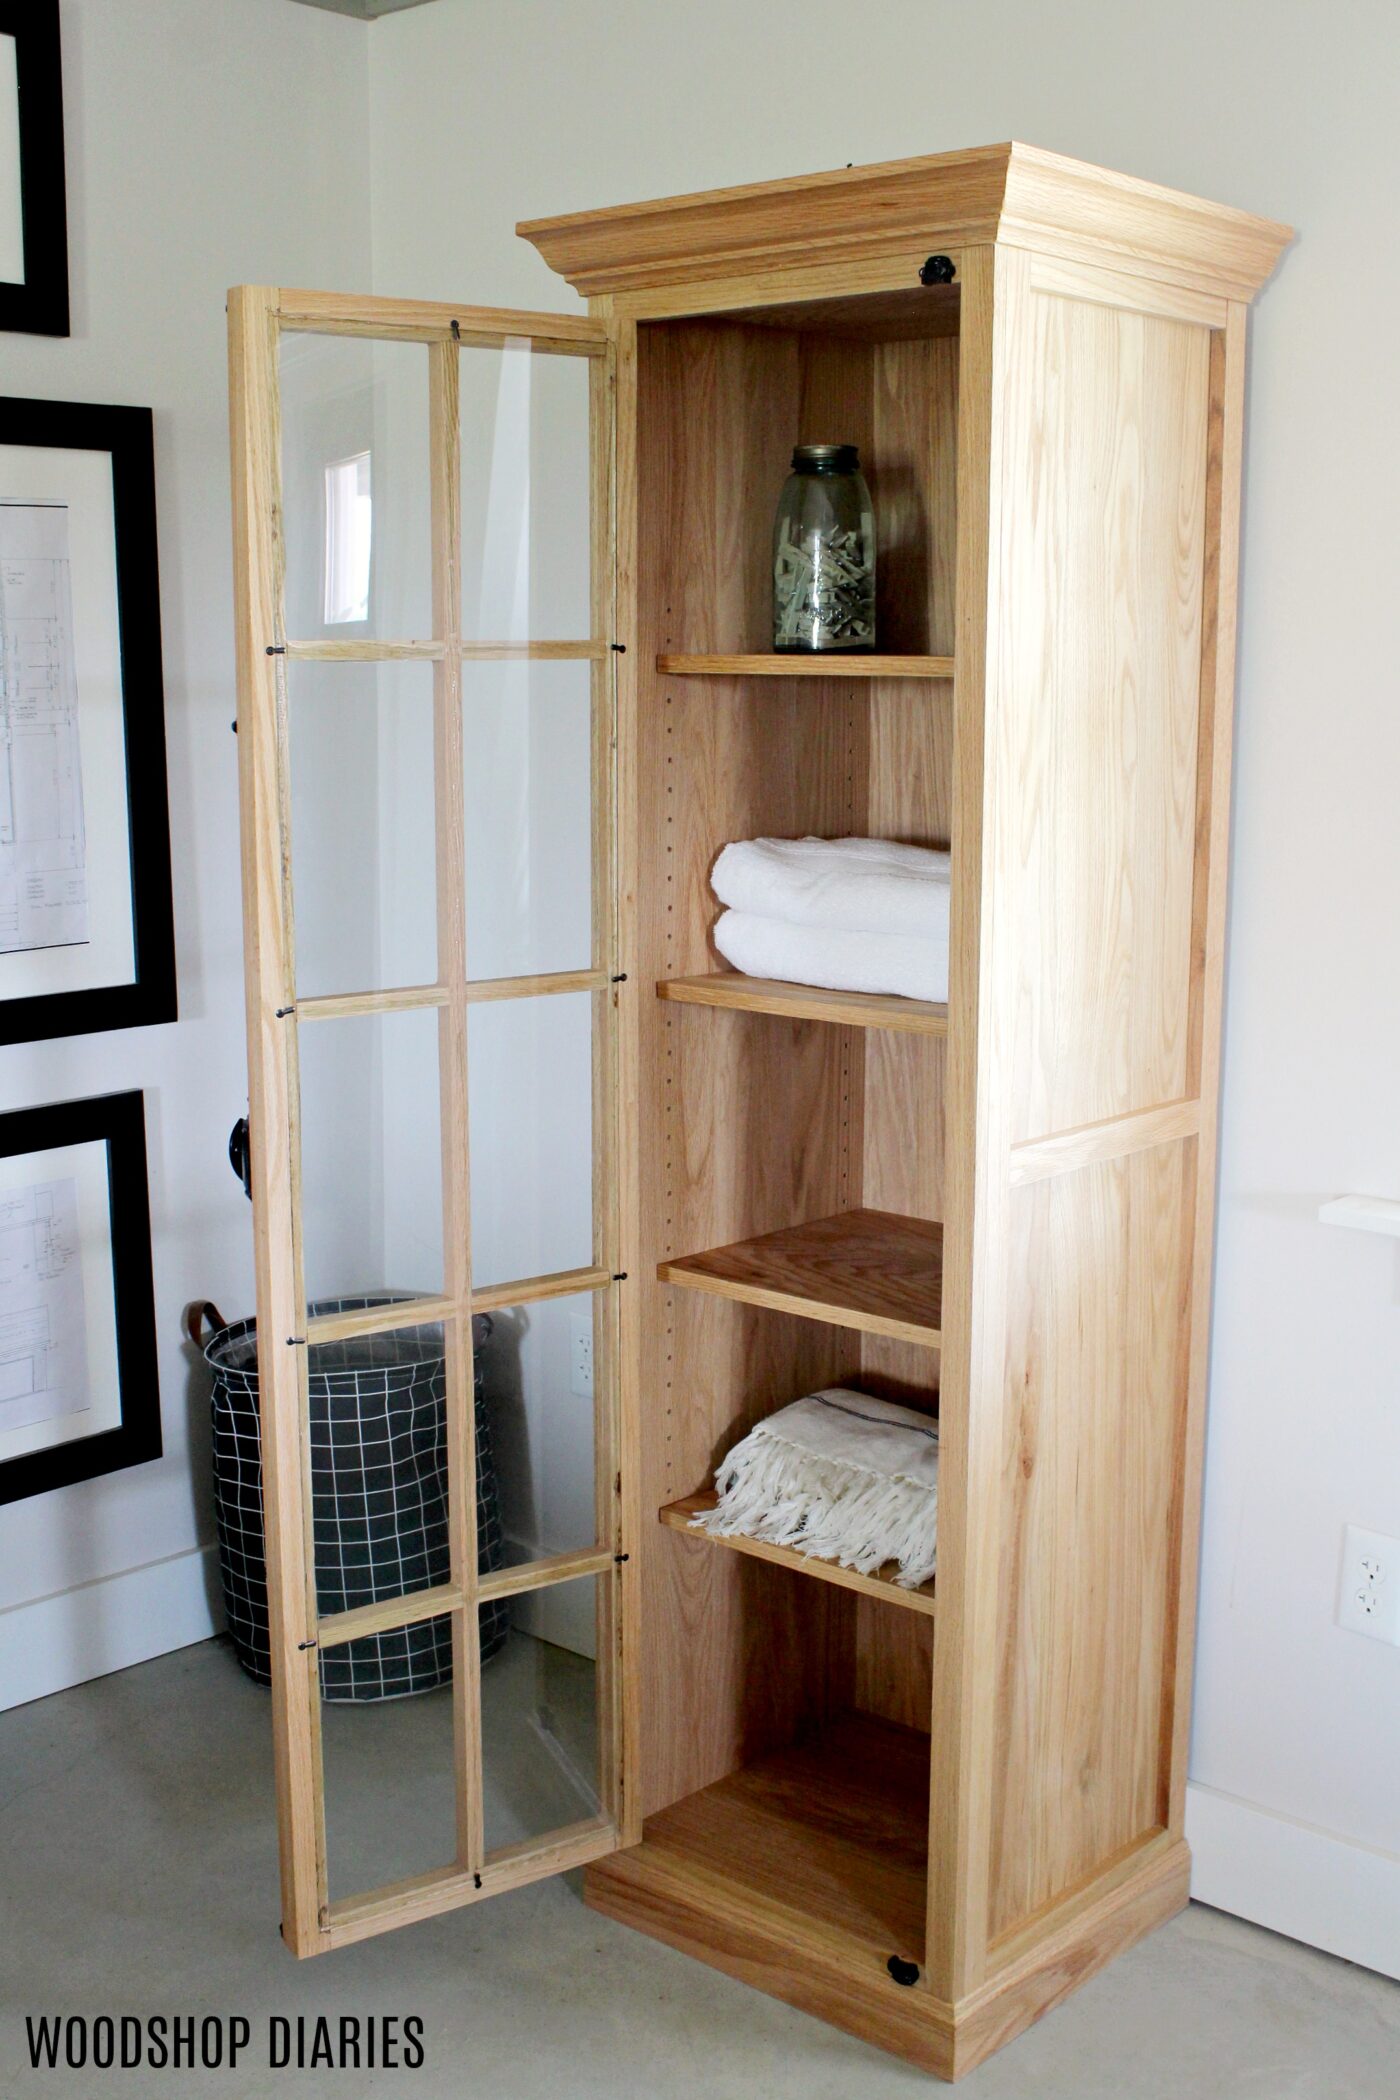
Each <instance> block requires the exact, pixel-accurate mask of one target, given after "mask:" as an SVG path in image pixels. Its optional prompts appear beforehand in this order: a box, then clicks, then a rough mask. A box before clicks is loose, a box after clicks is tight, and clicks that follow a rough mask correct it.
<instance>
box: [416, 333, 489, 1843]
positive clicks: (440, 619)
mask: <svg viewBox="0 0 1400 2100" xmlns="http://www.w3.org/2000/svg"><path fill="white" fill-rule="evenodd" d="M460 373H461V352H460V350H459V349H458V346H457V344H456V342H455V341H452V340H449V341H447V342H435V343H431V344H429V346H428V458H429V477H430V487H429V502H430V508H431V539H432V559H433V634H434V637H435V639H436V640H438V641H440V642H442V643H443V644H444V645H445V647H444V653H443V655H442V656H441V657H439V658H438V659H437V660H436V661H435V663H434V665H433V808H434V823H435V828H436V866H435V872H436V883H437V946H438V983H439V984H440V985H442V986H443V987H444V988H445V990H446V993H447V998H446V1003H445V1004H444V1005H442V1006H441V1007H439V1009H438V1090H439V1100H440V1115H441V1123H442V1133H441V1135H442V1232H443V1289H444V1294H445V1295H446V1296H447V1297H449V1298H450V1299H452V1301H453V1308H454V1309H453V1312H452V1314H451V1317H450V1318H449V1319H448V1320H446V1321H445V1322H444V1324H443V1344H444V1377H445V1382H446V1416H447V1453H448V1458H447V1523H448V1554H449V1564H450V1571H451V1577H452V1583H453V1587H454V1588H455V1589H456V1591H457V1593H458V1595H459V1596H460V1597H461V1599H462V1602H461V1604H460V1605H459V1606H458V1607H457V1609H456V1610H454V1612H453V1614H452V1737H453V1765H454V1779H455V1792H456V1803H457V1808H456V1819H457V1864H458V1866H459V1867H461V1868H463V1869H464V1870H465V1871H466V1872H467V1873H470V1874H473V1875H476V1874H479V1873H480V1872H481V1863H482V1858H483V1856H484V1852H485V1840H484V1838H483V1834H482V1804H481V1793H482V1775H481V1642H480V1637H479V1631H478V1617H479V1611H478V1603H477V1546H476V1539H477V1514H476V1405H475V1390H474V1372H473V1362H472V1315H471V1213H470V1201H469V1190H470V1181H469V1155H468V1136H467V935H466V840H465V830H466V817H465V808H464V804H465V795H464V789H463V780H462V656H461V649H460V647H459V644H460V641H461V619H462V615H461V603H462V580H461V571H462V505H461V493H460V491H461V414H460V397H461V377H460Z"/></svg>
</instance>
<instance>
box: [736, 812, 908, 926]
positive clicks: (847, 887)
mask: <svg viewBox="0 0 1400 2100" xmlns="http://www.w3.org/2000/svg"><path fill="white" fill-rule="evenodd" d="M948 878H949V856H948V854H946V853H940V852H935V851H934V850H933V848H932V847H929V846H904V845H901V844H900V843H899V842H898V841H897V840H895V839H864V838H853V839H743V840H741V841H739V842H738V843H737V844H735V845H732V846H726V847H725V848H724V851H723V852H722V853H721V854H720V856H719V859H718V860H717V861H716V862H715V865H714V872H713V874H712V875H711V877H710V882H711V886H712V887H713V889H714V893H715V895H716V896H717V897H718V898H719V901H720V903H721V904H727V905H729V906H730V908H731V909H732V910H734V911H744V912H757V913H758V914H759V915H760V916H761V917H763V918H765V919H784V920H786V921H787V923H788V924H789V925H791V926H820V927H822V928H824V929H826V928H830V929H834V930H835V931H837V932H843V933H891V934H896V933H898V934H909V935H911V936H912V937H913V938H915V939H917V940H942V941H946V940H947V938H948V897H949V888H948Z"/></svg>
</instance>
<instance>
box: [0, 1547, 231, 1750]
mask: <svg viewBox="0 0 1400 2100" xmlns="http://www.w3.org/2000/svg"><path fill="white" fill-rule="evenodd" d="M216 1563H217V1552H216V1549H215V1548H214V1547H213V1546H202V1547H200V1546H197V1547H195V1548H194V1549H193V1550H192V1551H191V1552H188V1553H174V1554H171V1555H170V1556H169V1557H168V1558H167V1559H165V1560H157V1561H151V1562H150V1563H148V1565H147V1566H145V1567H144V1568H127V1569H124V1570H123V1571H122V1573H121V1574H119V1575H107V1576H103V1577H102V1578H101V1579H100V1580H98V1581H96V1582H84V1583H81V1584H79V1586H78V1587H77V1588H76V1589H71V1590H59V1591H57V1592H56V1593H55V1594H54V1595H52V1596H49V1597H35V1598H33V1599H31V1600H30V1601H29V1602H28V1603H25V1604H12V1605H10V1606H9V1607H8V1608H7V1609H5V1610H4V1611H0V1711H4V1710H5V1709H6V1708H8V1707H11V1706H26V1705H27V1704H28V1703H29V1701H30V1700H31V1699H46V1698H47V1697H48V1696H49V1694H50V1693H51V1692H65V1691H67V1690H68V1689H69V1688H70V1686H72V1685H75V1684H86V1683H88V1681H89V1680H90V1679H91V1678H93V1677H106V1676H108V1675H109V1673H110V1672H111V1671H113V1670H126V1669H130V1667H131V1665H132V1664H133V1663H142V1662H149V1661H150V1660H151V1658H152V1656H155V1655H167V1654H169V1652H170V1650H171V1649H172V1648H188V1647H190V1646H192V1645H193V1643H194V1642H195V1641H207V1640H208V1639H210V1637H211V1636H212V1635H213V1634H216V1633H218V1632H220V1631H221V1630H222V1627H223V1612H222V1607H221V1605H220V1603H219V1576H218V1568H217V1565H216Z"/></svg>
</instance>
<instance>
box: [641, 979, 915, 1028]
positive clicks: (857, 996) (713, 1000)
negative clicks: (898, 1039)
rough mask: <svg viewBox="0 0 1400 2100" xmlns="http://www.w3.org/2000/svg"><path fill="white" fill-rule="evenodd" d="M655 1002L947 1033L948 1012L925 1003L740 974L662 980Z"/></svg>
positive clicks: (801, 1019)
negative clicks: (665, 1001) (832, 990)
mask: <svg viewBox="0 0 1400 2100" xmlns="http://www.w3.org/2000/svg"><path fill="white" fill-rule="evenodd" d="M656 996H657V998H658V999H674V1000H676V1001H677V1002H678V1003H679V1004H680V1005H682V1006H724V1007H729V1008H731V1009H733V1010H734V1011H736V1012H738V1013H745V1014H780V1015H782V1016H783V1017H784V1018H786V1019H788V1020H792V1021H831V1022H835V1023H836V1024H838V1025H840V1026H844V1027H847V1028H893V1029H897V1030H899V1031H900V1032H902V1033H903V1034H905V1035H946V1034H947V1033H948V1009H947V1007H946V1006H936V1005H934V1004H933V1003H932V1002H931V1001H929V1000H926V999H897V998H894V997H892V996H891V995H890V994H888V993H885V992H829V991H826V990H825V989H824V988H823V987H822V986H820V985H813V984H785V983H784V982H783V981H782V980H781V979H779V978H777V977H744V976H741V975H740V974H739V972H738V971H737V970H716V971H714V972H712V973H711V974H710V975H709V976H707V977H663V978H662V980H661V982H660V983H659V984H658V985H657V987H656Z"/></svg>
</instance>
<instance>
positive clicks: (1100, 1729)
mask: <svg viewBox="0 0 1400 2100" xmlns="http://www.w3.org/2000/svg"><path fill="white" fill-rule="evenodd" d="M1194 1145H1195V1140H1194V1139H1186V1140H1182V1141H1180V1142H1178V1143H1177V1144H1175V1145H1164V1146H1161V1147H1159V1148H1158V1149H1156V1150H1155V1151H1150V1152H1138V1153H1134V1154H1132V1155H1131V1156H1130V1157H1128V1158H1126V1159H1123V1160H1120V1161H1115V1162H1106V1163H1096V1164H1094V1165H1090V1166H1087V1167H1085V1168H1083V1169H1082V1170H1081V1171H1080V1172H1079V1173H1076V1174H1069V1175H1065V1176H1062V1177H1059V1178H1057V1179H1054V1180H1049V1181H1042V1182H1038V1183H1035V1184H1033V1185H1031V1186H1029V1187H1026V1188H1023V1189H1018V1190H1016V1191H1014V1192H1013V1194H1012V1196H1011V1199H1010V1212H1009V1216H1010V1296H1009V1304H1010V1318H1009V1331H1008V1349H1007V1372H1006V1388H1005V1410H1004V1417H1003V1443H1002V1481H1001V1500H1002V1518H1001V1566H1000V1581H999V1592H1000V1596H1001V1599H1002V1607H1001V1614H1002V1616H1001V1628H1000V1644H999V1645H1000V1654H1001V1658H1002V1662H1001V1671H1000V1678H999V1682H998V1686H997V1699H996V1703H997V1727H996V1737H995V1740H996V1744H997V1756H996V1774H995V1801H994V1815H993V1843H992V1894H991V1921H990V1922H991V1931H992V1936H993V1938H996V1937H998V1936H1000V1935H1002V1934H1004V1933H1006V1932H1008V1931H1010V1930H1011V1929H1012V1928H1013V1927H1014V1926H1015V1925H1016V1924H1017V1922H1018V1921H1019V1920H1021V1919H1023V1918H1025V1917H1027V1916H1029V1915H1030V1914H1031V1913H1033V1912H1034V1911H1036V1910H1038V1909H1040V1908H1041V1907H1042V1906H1044V1905H1046V1904H1049V1903H1051V1902H1053V1900H1054V1899H1055V1898H1056V1897H1057V1896H1059V1895H1062V1894H1063V1893H1065V1892H1066V1891H1067V1890H1069V1889H1071V1888H1073V1887H1074V1886H1076V1885H1077V1884H1078V1883H1079V1882H1081V1881H1082V1880H1084V1879H1085V1878H1086V1877H1087V1876H1089V1875H1090V1874H1091V1873H1092V1872H1093V1871H1094V1870H1095V1869H1096V1868H1097V1867H1100V1866H1101V1865H1102V1864H1103V1863H1105V1862H1106V1861H1108V1860H1109V1859H1110V1858H1111V1857H1112V1856H1113V1855H1114V1854H1116V1853H1118V1852H1119V1851H1121V1850H1122V1848H1123V1847H1124V1846H1126V1845H1129V1844H1131V1843H1132V1842H1133V1841H1134V1840H1135V1839H1139V1838H1141V1837H1143V1836H1144V1835H1146V1834H1147V1833H1149V1832H1150V1831H1152V1830H1154V1829H1156V1828H1157V1827H1159V1825H1160V1824H1161V1823H1162V1822H1163V1821H1164V1820H1165V1814H1164V1812H1165V1807H1166V1802H1165V1792H1164V1777H1165V1774H1164V1762H1163V1754H1162V1739H1161V1738H1162V1717H1163V1689H1162V1674H1163V1669H1162V1666H1163V1656H1164V1652H1165V1649H1166V1644H1167V1641H1168V1628H1169V1621H1170V1616H1171V1609H1172V1604H1173V1599H1172V1598H1171V1596H1170V1595H1169V1590H1170V1579H1169V1578H1170V1574H1171V1566H1170V1518H1171V1514H1172V1505H1173V1500H1174V1492H1175V1477H1176V1453H1177V1445H1178V1439H1179V1434H1180V1424H1181V1417H1182V1410H1183V1407H1184V1397H1185V1376H1184V1373H1185V1351H1186V1346H1187V1334H1188V1330H1187V1329H1186V1327H1185V1325H1184V1323H1183V1321H1182V1319H1181V1308H1182V1304H1183V1302H1184V1300H1185V1298H1186V1295H1187V1293H1188V1291H1189V1287H1190V1261H1191V1238H1192V1235H1191V1229H1190V1217H1189V1211H1188V1206H1189V1203H1190V1199H1191V1197H1192V1195H1193V1193H1194V1185H1195V1184H1194V1171H1193V1166H1194V1159H1193V1155H1194Z"/></svg>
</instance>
